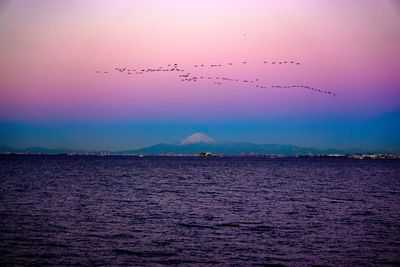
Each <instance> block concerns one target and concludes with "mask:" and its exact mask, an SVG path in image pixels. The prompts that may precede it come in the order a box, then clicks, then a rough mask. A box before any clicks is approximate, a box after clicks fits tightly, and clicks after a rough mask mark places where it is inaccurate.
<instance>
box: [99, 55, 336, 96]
mask: <svg viewBox="0 0 400 267" xmlns="http://www.w3.org/2000/svg"><path fill="white" fill-rule="evenodd" d="M247 63H248V62H247V61H242V62H238V63H233V62H229V63H226V64H208V65H206V64H196V65H193V66H192V67H194V68H196V69H199V68H204V69H205V68H221V67H229V66H234V65H246V64H247ZM263 64H270V65H285V64H290V65H295V66H298V65H301V64H300V62H296V61H293V60H292V61H264V62H263ZM114 71H116V72H119V73H125V74H127V75H142V74H144V73H156V72H177V73H182V72H184V74H180V75H178V77H179V78H180V79H181V81H182V82H197V81H199V80H210V81H212V82H213V84H215V85H222V84H223V83H225V82H236V83H243V84H247V85H248V86H249V85H252V86H254V87H256V88H262V89H268V88H303V89H306V90H311V91H314V92H318V93H322V94H327V95H330V96H333V97H337V96H338V95H337V94H336V93H334V92H332V91H327V90H321V89H317V88H313V87H311V86H307V85H299V84H295V85H272V86H270V87H268V86H265V85H263V84H262V83H261V82H260V79H254V80H251V79H238V78H232V77H229V78H228V77H222V76H209V75H207V76H206V75H194V74H192V73H191V72H186V71H185V70H184V69H183V68H181V67H179V65H178V63H174V64H168V65H165V66H159V67H156V68H126V67H124V68H114ZM96 72H97V73H98V74H108V73H109V72H108V71H100V70H98V71H96Z"/></svg>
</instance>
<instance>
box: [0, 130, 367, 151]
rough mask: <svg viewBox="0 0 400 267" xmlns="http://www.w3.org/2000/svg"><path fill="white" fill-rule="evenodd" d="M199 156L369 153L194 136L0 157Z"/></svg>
mask: <svg viewBox="0 0 400 267" xmlns="http://www.w3.org/2000/svg"><path fill="white" fill-rule="evenodd" d="M201 152H210V153H212V154H223V155H243V154H248V155H268V154H275V155H286V156H289V155H296V154H297V155H309V154H313V155H316V154H350V153H368V152H371V151H365V150H361V149H351V150H350V149H349V150H338V149H318V148H310V147H299V146H293V145H280V144H253V143H247V142H218V141H216V140H214V139H212V138H211V137H209V136H207V135H205V134H203V133H195V134H192V135H190V136H188V137H186V138H184V139H183V140H182V141H181V142H178V143H176V144H157V145H153V146H149V147H144V148H140V149H133V150H124V151H115V152H107V151H104V152H101V151H97V152H96V151H90V152H89V151H85V150H70V149H64V148H58V149H49V148H43V147H30V148H24V149H16V148H12V147H9V146H4V145H3V146H0V153H31V154H63V153H67V154H69V153H77V154H91V155H96V154H103V153H105V154H115V155H120V154H131V155H141V154H143V155H171V154H175V155H177V154H181V155H198V154H199V153H201Z"/></svg>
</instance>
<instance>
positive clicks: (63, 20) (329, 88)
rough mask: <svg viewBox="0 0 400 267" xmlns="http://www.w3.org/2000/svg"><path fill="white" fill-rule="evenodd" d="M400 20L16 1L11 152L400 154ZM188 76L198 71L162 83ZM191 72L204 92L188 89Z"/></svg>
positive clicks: (5, 67) (194, 5) (4, 111)
mask: <svg viewBox="0 0 400 267" xmlns="http://www.w3.org/2000/svg"><path fill="white" fill-rule="evenodd" d="M398 7H399V6H398V4H396V3H395V1H390V0H382V1H373V0H366V1H363V3H362V4H360V2H359V1H355V0H352V1H333V0H326V1H313V0H300V1H261V0H260V1H258V0H255V1H244V0H243V1H227V0H226V1H217V2H216V1H211V0H206V1H200V2H194V1H192V2H188V1H179V0H172V1H161V0H160V1H144V0H140V1H85V2H82V1H75V0H72V1H50V0H41V1H36V2H35V3H32V2H29V1H22V0H14V1H5V2H4V3H3V4H1V5H0V57H1V58H2V60H1V61H0V145H8V146H12V147H16V148H25V147H32V146H41V147H47V148H61V147H62V148H69V149H86V150H124V149H134V148H140V147H145V146H149V145H154V144H157V143H174V142H177V141H180V140H182V139H183V138H185V137H186V136H188V135H190V134H192V133H195V132H204V133H206V134H207V135H208V136H210V137H211V138H213V139H215V140H220V141H228V142H232V141H237V142H252V143H258V144H271V143H275V144H291V145H297V146H307V147H316V148H337V149H344V148H363V149H379V150H386V151H397V152H399V151H400V123H399V122H400V77H399V75H398V72H399V69H400V53H399V52H398V47H400V11H399V8H398ZM272 62H276V64H275V63H274V64H272ZM285 62H286V63H285ZM291 62H293V63H291ZM279 63H282V64H279ZM295 63H299V65H297V64H295ZM174 64H177V66H178V67H177V68H180V69H182V70H184V72H181V73H175V72H161V71H158V72H157V73H156V69H158V68H160V67H161V66H162V67H163V68H169V67H170V66H168V65H171V66H174ZM214 64H215V65H217V67H211V66H212V65H214ZM219 65H221V66H219ZM116 68H117V69H118V68H127V69H129V70H132V73H131V74H129V73H128V71H123V72H122V71H119V70H116ZM171 68H172V67H171ZM133 69H135V70H136V69H138V70H140V69H145V70H146V69H151V70H152V71H149V72H144V73H141V74H136V71H135V72H133ZM100 72H101V73H100ZM187 72H190V73H191V76H190V77H192V76H195V77H197V78H198V80H196V81H182V80H181V78H180V77H179V74H182V75H184V74H186V73H187ZM203 76H204V77H205V78H204V79H203V78H201V79H200V77H203ZM206 77H210V80H208V79H206ZM225 77H227V78H225ZM211 78H212V79H211ZM217 78H218V80H217ZM229 79H232V81H231V80H229ZM234 79H237V80H238V81H240V82H235V81H233V80H234ZM243 81H246V82H245V83H244V82H243ZM247 81H248V83H247ZM253 81H254V83H253ZM256 84H257V85H263V86H265V88H263V87H256V86H255V85H256ZM276 85H279V86H281V85H282V86H288V87H287V88H285V87H282V88H277V87H273V86H276ZM294 85H306V86H309V87H312V88H316V89H318V90H321V91H325V92H334V93H336V94H337V95H338V97H332V95H330V94H327V93H320V92H319V91H317V90H310V89H307V88H303V87H294Z"/></svg>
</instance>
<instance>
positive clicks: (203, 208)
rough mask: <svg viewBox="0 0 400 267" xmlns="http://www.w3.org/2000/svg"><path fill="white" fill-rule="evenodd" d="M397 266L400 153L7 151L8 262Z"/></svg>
mask: <svg viewBox="0 0 400 267" xmlns="http://www.w3.org/2000/svg"><path fill="white" fill-rule="evenodd" d="M166 264H172V265H180V264H181V265H191V266H192V265H219V264H220V265H234V266H249V265H268V264H276V265H284V266H309V265H324V266H338V265H339V266H376V265H384V266H390V265H393V266H395V265H397V266H398V265H400V161H396V160H352V159H322V158H321V159H263V158H194V157H193V158H187V157H185V158H179V157H175V158H174V157H145V158H138V157H111V156H110V157H96V156H0V265H1V266H45V265H53V266H68V265H74V266H132V265H133V266H135V265H146V266H157V265H166Z"/></svg>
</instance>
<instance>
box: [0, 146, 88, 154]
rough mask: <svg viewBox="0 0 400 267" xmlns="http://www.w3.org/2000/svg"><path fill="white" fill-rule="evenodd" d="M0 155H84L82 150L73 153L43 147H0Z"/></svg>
mask: <svg viewBox="0 0 400 267" xmlns="http://www.w3.org/2000/svg"><path fill="white" fill-rule="evenodd" d="M0 153H31V154H63V153H85V151H83V150H79V151H74V150H69V149H65V148H54V149H52V148H44V147H28V148H21V149H19V148H13V147H9V146H0Z"/></svg>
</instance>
